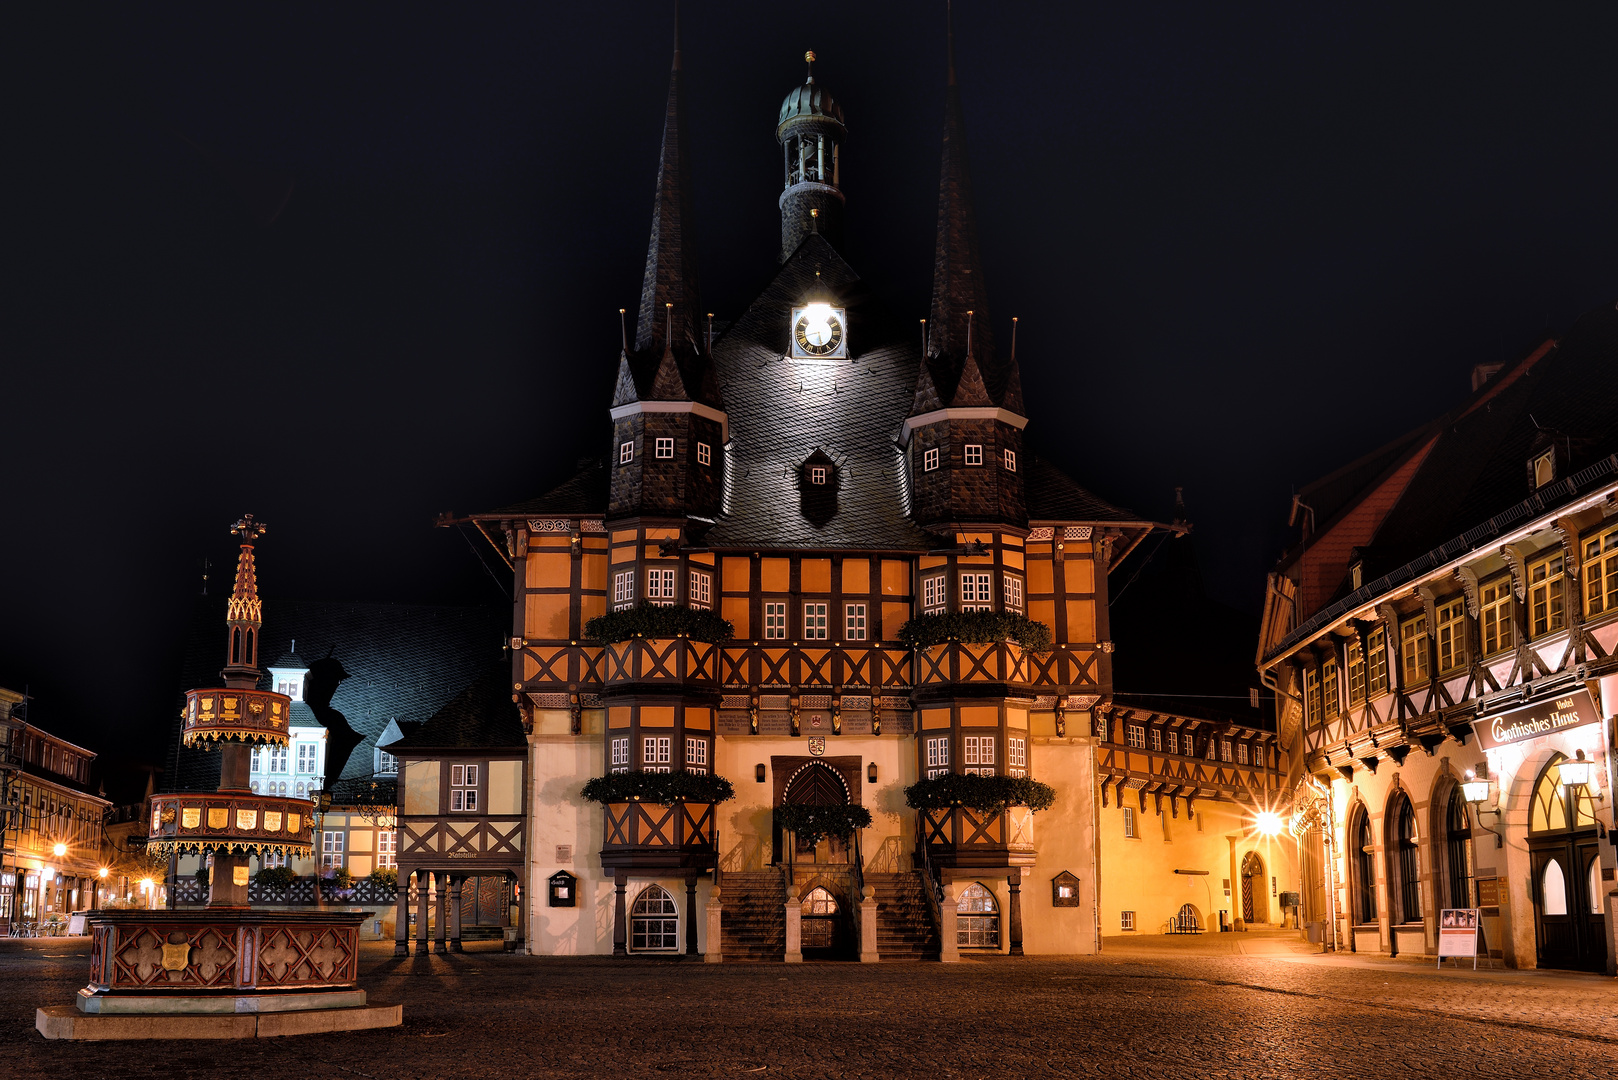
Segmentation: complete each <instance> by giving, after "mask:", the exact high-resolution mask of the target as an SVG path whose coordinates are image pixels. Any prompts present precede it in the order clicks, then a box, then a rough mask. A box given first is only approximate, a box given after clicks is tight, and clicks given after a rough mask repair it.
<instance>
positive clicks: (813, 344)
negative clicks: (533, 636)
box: [792, 304, 848, 360]
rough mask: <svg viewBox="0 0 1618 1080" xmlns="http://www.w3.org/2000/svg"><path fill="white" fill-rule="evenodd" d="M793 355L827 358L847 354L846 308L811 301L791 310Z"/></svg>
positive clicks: (816, 358) (815, 358)
mask: <svg viewBox="0 0 1618 1080" xmlns="http://www.w3.org/2000/svg"><path fill="white" fill-rule="evenodd" d="M792 355H793V356H795V357H801V358H806V359H813V360H826V359H834V358H841V357H846V356H847V355H848V335H847V333H846V332H845V330H844V323H843V309H842V308H837V307H832V306H831V305H830V304H808V305H806V306H804V307H796V308H793V309H792Z"/></svg>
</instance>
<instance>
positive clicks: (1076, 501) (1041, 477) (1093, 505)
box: [1023, 454, 1144, 524]
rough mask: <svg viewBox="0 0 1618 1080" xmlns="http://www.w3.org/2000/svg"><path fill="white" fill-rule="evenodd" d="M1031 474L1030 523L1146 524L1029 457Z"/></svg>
mask: <svg viewBox="0 0 1618 1080" xmlns="http://www.w3.org/2000/svg"><path fill="white" fill-rule="evenodd" d="M1025 456H1026V457H1027V458H1028V464H1027V465H1026V468H1027V470H1028V472H1027V476H1025V477H1024V479H1023V483H1024V484H1025V485H1026V487H1025V490H1026V491H1027V493H1028V520H1029V521H1086V522H1107V521H1116V522H1129V523H1131V524H1142V523H1144V522H1143V521H1142V518H1141V516H1140V515H1139V514H1137V513H1135V512H1134V511H1133V510H1125V509H1124V508H1123V507H1121V506H1114V505H1112V503H1110V502H1108V501H1107V500H1105V499H1103V498H1101V497H1100V496H1099V495H1096V494H1094V493H1092V492H1090V491H1088V490H1086V489H1085V488H1082V487H1080V486H1079V485H1078V484H1076V483H1074V482H1073V480H1072V479H1071V478H1070V477H1069V476H1068V475H1067V474H1066V473H1064V472H1063V471H1062V470H1061V469H1058V468H1057V467H1056V466H1055V465H1053V464H1051V462H1049V461H1047V460H1046V459H1045V458H1042V457H1040V456H1039V455H1037V454H1027V455H1025Z"/></svg>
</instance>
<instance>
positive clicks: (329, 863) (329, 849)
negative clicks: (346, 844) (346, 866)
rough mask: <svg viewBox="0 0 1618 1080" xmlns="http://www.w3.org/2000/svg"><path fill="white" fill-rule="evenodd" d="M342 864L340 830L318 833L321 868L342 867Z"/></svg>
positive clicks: (341, 836) (341, 835)
mask: <svg viewBox="0 0 1618 1080" xmlns="http://www.w3.org/2000/svg"><path fill="white" fill-rule="evenodd" d="M342 866H343V834H342V833H340V832H322V833H321V834H320V867H321V869H322V870H331V869H339V870H340V869H342Z"/></svg>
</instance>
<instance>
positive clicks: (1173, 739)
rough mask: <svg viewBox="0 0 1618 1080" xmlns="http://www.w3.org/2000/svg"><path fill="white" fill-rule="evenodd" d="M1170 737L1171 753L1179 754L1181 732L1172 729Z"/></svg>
mask: <svg viewBox="0 0 1618 1080" xmlns="http://www.w3.org/2000/svg"><path fill="white" fill-rule="evenodd" d="M1168 738H1169V753H1171V754H1178V753H1179V752H1180V735H1179V733H1178V732H1175V731H1171V732H1169V733H1168Z"/></svg>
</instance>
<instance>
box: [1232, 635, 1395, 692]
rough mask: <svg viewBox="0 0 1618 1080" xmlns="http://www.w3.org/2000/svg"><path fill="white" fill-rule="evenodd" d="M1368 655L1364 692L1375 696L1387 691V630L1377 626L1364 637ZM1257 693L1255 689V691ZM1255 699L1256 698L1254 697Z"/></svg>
mask: <svg viewBox="0 0 1618 1080" xmlns="http://www.w3.org/2000/svg"><path fill="white" fill-rule="evenodd" d="M1365 642H1366V647H1367V648H1368V649H1370V655H1369V656H1368V657H1366V662H1365V694H1366V696H1367V697H1376V696H1377V695H1378V694H1386V693H1387V692H1388V632H1387V631H1386V630H1385V629H1383V628H1382V627H1377V628H1376V629H1375V630H1372V631H1371V633H1370V634H1369V635H1368V636H1367V637H1366V639H1365ZM1255 693H1257V691H1255ZM1254 700H1255V701H1256V700H1257V699H1256V698H1255V699H1254Z"/></svg>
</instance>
